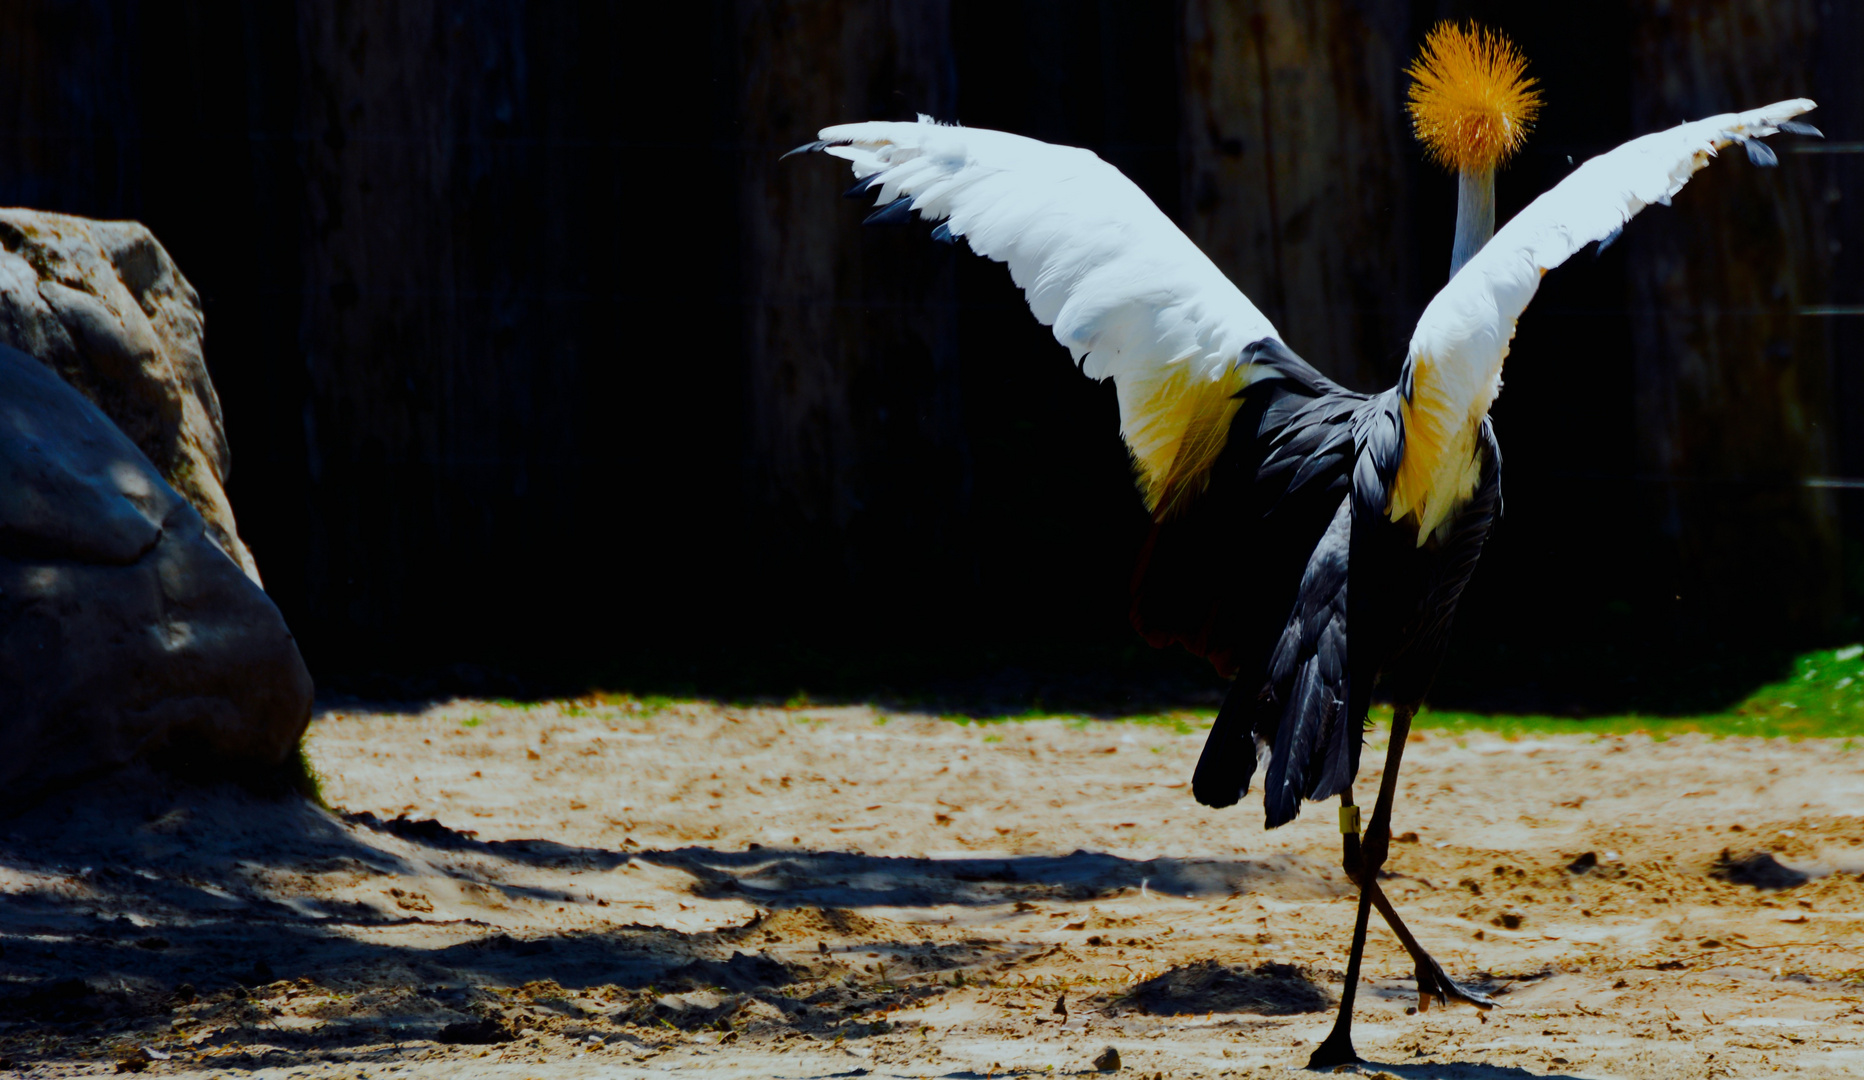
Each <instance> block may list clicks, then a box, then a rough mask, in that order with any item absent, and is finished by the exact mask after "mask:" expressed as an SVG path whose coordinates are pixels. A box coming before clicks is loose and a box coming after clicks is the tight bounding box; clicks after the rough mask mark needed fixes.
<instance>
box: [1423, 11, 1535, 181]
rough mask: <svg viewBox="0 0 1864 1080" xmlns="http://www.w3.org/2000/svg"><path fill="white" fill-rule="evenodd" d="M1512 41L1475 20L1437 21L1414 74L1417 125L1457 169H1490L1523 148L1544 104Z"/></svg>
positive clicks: (1436, 157) (1440, 159)
mask: <svg viewBox="0 0 1864 1080" xmlns="http://www.w3.org/2000/svg"><path fill="white" fill-rule="evenodd" d="M1526 72H1527V60H1526V59H1525V58H1524V57H1523V56H1522V55H1521V51H1520V50H1519V49H1517V48H1515V45H1514V42H1512V41H1509V40H1508V39H1507V38H1505V37H1503V36H1502V35H1500V34H1498V33H1495V32H1494V31H1492V30H1485V29H1483V28H1482V27H1479V26H1477V25H1476V24H1474V23H1469V24H1467V25H1466V26H1458V25H1456V24H1455V23H1452V22H1441V23H1438V24H1437V26H1436V29H1434V30H1432V31H1431V32H1430V34H1429V36H1427V37H1426V38H1425V39H1424V51H1423V52H1422V54H1420V55H1419V56H1418V58H1417V59H1416V60H1413V61H1412V62H1411V66H1410V67H1409V68H1407V69H1406V74H1408V75H1410V76H1411V92H1410V105H1409V106H1408V109H1409V111H1410V113H1411V125H1412V130H1413V131H1415V132H1416V133H1417V138H1418V141H1419V142H1422V143H1423V144H1424V147H1425V149H1426V150H1428V151H1429V153H1430V157H1431V160H1433V161H1436V162H1437V163H1438V164H1440V165H1443V166H1444V167H1446V168H1450V169H1455V170H1457V171H1458V172H1482V171H1485V170H1488V169H1493V168H1494V167H1495V166H1497V165H1499V164H1500V163H1501V162H1502V161H1503V160H1504V159H1506V158H1507V157H1508V156H1509V155H1510V154H1513V153H1514V152H1515V151H1516V150H1519V149H1521V144H1522V143H1523V142H1524V141H1526V139H1527V133H1528V129H1529V127H1531V126H1532V125H1533V123H1534V117H1535V115H1536V114H1538V113H1539V112H1540V93H1539V92H1538V91H1537V90H1535V89H1534V80H1533V79H1530V78H1528V77H1527V76H1526Z"/></svg>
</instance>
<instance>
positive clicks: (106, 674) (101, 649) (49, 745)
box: [0, 346, 311, 805]
mask: <svg viewBox="0 0 1864 1080" xmlns="http://www.w3.org/2000/svg"><path fill="white" fill-rule="evenodd" d="M310 712H311V678H310V674H309V673H308V672H307V671H306V670H305V668H304V661H303V659H302V658H301V657H300V656H299V655H298V648H297V644H296V642H294V641H293V640H292V636H291V632H290V631H289V630H288V629H286V627H285V622H284V619H283V618H282V617H281V616H280V615H279V613H278V609H277V608H276V607H274V606H273V604H272V601H271V599H270V598H269V597H267V596H266V595H265V592H264V590H262V589H260V588H259V586H258V584H257V583H255V582H254V581H253V580H252V579H251V578H249V577H248V576H247V575H246V574H245V573H243V572H241V569H240V567H239V566H237V565H235V563H234V561H233V560H232V559H231V558H230V557H229V556H228V554H227V553H226V552H225V551H224V549H222V548H221V547H220V546H219V545H218V544H217V543H216V542H215V541H214V540H213V539H212V538H211V537H210V535H209V532H208V529H207V525H206V523H205V522H204V521H203V520H202V518H201V515H200V514H199V513H197V512H196V511H195V509H194V507H193V506H192V505H190V504H189V503H188V502H187V501H186V500H184V499H183V498H181V497H180V496H179V495H178V494H176V492H175V490H174V489H173V488H171V487H170V486H169V485H168V484H167V483H165V482H164V481H163V480H162V477H161V476H160V474H158V473H157V472H156V470H155V468H154V467H153V466H152V465H151V464H150V462H149V459H148V458H147V457H145V456H144V455H143V453H142V452H141V451H140V450H138V449H137V448H136V446H135V444H134V443H132V442H131V441H130V440H129V439H128V437H126V436H125V435H124V433H123V432H122V431H120V430H119V429H118V428H117V426H116V425H115V424H113V423H112V422H111V421H110V419H109V418H108V417H106V416H105V415H104V414H103V413H102V412H101V411H99V410H98V408H97V407H96V406H95V405H93V404H92V403H91V402H89V401H88V400H86V399H85V398H84V397H83V396H82V395H81V394H79V393H78V392H77V391H76V390H74V389H73V388H72V387H71V386H69V385H67V384H66V383H65V382H64V381H63V380H61V379H60V378H59V377H58V376H57V375H55V374H53V372H52V371H51V369H50V368H48V367H47V366H46V365H45V364H42V363H40V362H39V361H37V360H34V359H33V358H32V357H30V356H27V355H25V354H24V353H21V352H19V351H17V350H15V349H11V348H7V347H5V346H0V793H3V794H0V803H4V804H13V805H19V804H23V803H24V802H27V801H30V800H32V799H33V798H35V797H37V796H38V795H40V794H43V793H44V792H46V791H47V790H49V789H51V788H53V787H56V786H59V785H62V784H66V783H69V782H73V781H76V780H79V779H82V778H84V777H87V776H92V775H96V774H100V773H103V772H106V771H108V770H110V769H112V768H115V767H117V766H121V765H124V764H126V763H128V762H130V761H133V760H137V759H146V758H152V757H160V758H163V759H165V760H167V761H170V762H179V763H183V764H187V765H190V766H193V767H200V766H207V765H224V766H225V768H221V769H218V770H216V772H217V774H218V775H225V774H226V773H227V772H229V771H230V772H231V773H232V774H233V775H235V776H239V775H247V774H251V773H253V772H254V768H255V767H258V768H262V769H269V768H271V767H274V766H277V765H278V764H280V763H282V762H284V761H285V760H286V759H287V758H288V757H289V756H290V754H291V753H292V751H293V749H294V748H295V746H296V745H297V741H298V738H299V736H301V735H302V734H303V732H304V727H305V725H306V724H307V723H308V722H309V720H310Z"/></svg>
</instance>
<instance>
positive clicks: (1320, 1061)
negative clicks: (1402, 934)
mask: <svg viewBox="0 0 1864 1080" xmlns="http://www.w3.org/2000/svg"><path fill="white" fill-rule="evenodd" d="M1357 817H1358V807H1356V806H1354V805H1353V793H1352V792H1351V791H1350V790H1349V791H1344V792H1341V793H1340V821H1341V829H1340V833H1341V836H1340V840H1341V844H1342V846H1343V848H1344V850H1343V851H1342V853H1341V855H1342V857H1341V862H1342V863H1343V864H1344V865H1345V867H1346V873H1347V875H1348V876H1350V877H1351V878H1352V879H1353V880H1354V881H1364V880H1366V876H1365V875H1362V874H1360V873H1359V867H1360V865H1361V853H1360V850H1359V830H1358V829H1356V828H1355V829H1351V830H1348V829H1347V828H1346V827H1345V825H1346V824H1347V823H1348V822H1351V821H1355V820H1356V819H1357ZM1375 891H1376V889H1367V888H1365V887H1364V886H1363V885H1362V886H1361V887H1360V890H1359V911H1358V913H1357V914H1356V915H1355V916H1354V919H1353V950H1352V952H1350V953H1348V954H1347V957H1346V985H1345V986H1343V987H1341V988H1340V1011H1339V1012H1338V1013H1336V1014H1335V1015H1334V1018H1333V1030H1332V1031H1331V1032H1329V1033H1328V1034H1327V1037H1326V1039H1324V1040H1322V1042H1321V1044H1320V1045H1319V1046H1317V1047H1315V1048H1314V1053H1313V1056H1312V1057H1310V1058H1308V1059H1307V1067H1308V1068H1310V1069H1331V1068H1333V1067H1334V1066H1336V1065H1350V1064H1353V1063H1354V1062H1357V1061H1359V1060H1360V1058H1359V1054H1358V1053H1357V1052H1356V1051H1355V1050H1354V1049H1353V997H1354V995H1355V993H1356V992H1357V991H1358V989H1359V962H1360V959H1361V958H1362V957H1363V956H1364V954H1365V951H1366V922H1367V920H1368V919H1370V918H1371V915H1372V897H1373V894H1374V892H1375Z"/></svg>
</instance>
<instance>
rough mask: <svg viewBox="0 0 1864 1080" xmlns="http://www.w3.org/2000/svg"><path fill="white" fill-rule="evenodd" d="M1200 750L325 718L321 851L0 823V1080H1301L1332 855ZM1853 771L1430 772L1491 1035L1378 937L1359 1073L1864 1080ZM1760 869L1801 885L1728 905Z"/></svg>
mask: <svg viewBox="0 0 1864 1080" xmlns="http://www.w3.org/2000/svg"><path fill="white" fill-rule="evenodd" d="M1201 741H1202V737H1201V732H1199V733H1192V734H1182V733H1178V732H1175V731H1173V730H1172V729H1170V728H1167V727H1159V726H1152V725H1138V724H1123V723H1110V722H1101V721H1093V722H1078V721H1077V722H1069V721H1063V720H1056V721H1038V722H1026V723H1019V724H1009V725H993V726H961V725H958V724H954V723H950V722H947V721H942V720H937V719H931V718H925V717H913V716H901V715H889V714H882V713H877V712H875V711H872V710H868V709H864V708H839V709H822V708H808V709H792V710H784V709H725V708H719V707H713V706H704V705H676V706H672V707H670V708H664V709H659V710H651V709H648V708H645V707H642V706H640V705H639V704H636V703H631V702H627V701H619V702H611V703H603V702H599V701H589V702H582V703H577V704H563V705H545V706H534V707H528V708H525V707H500V706H496V705H490V704H486V703H482V702H465V701H460V702H452V703H448V704H445V705H440V706H435V707H431V708H427V709H425V710H421V711H418V712H375V711H367V710H362V709H356V710H348V709H345V710H340V711H331V712H327V713H325V714H323V715H321V716H320V717H319V718H318V720H317V721H316V723H315V724H314V726H313V728H312V733H311V740H310V747H311V752H312V755H313V758H314V760H315V762H316V765H317V767H318V769H319V770H320V771H321V772H322V774H323V775H324V777H325V781H326V783H325V794H326V797H327V800H328V802H329V804H330V805H331V806H332V807H334V808H336V809H335V811H334V812H330V813H326V812H324V811H322V810H319V809H316V808H314V807H311V806H309V805H307V804H303V803H297V802H291V801H285V802H280V801H266V800H262V799H258V798H255V797H253V796H251V795H247V794H245V793H242V792H239V791H236V790H210V791H203V790H199V789H193V790H188V789H178V788H173V787H170V786H168V785H166V784H165V783H163V782H161V781H158V780H155V779H152V778H148V777H127V778H125V777H117V778H113V779H111V780H109V781H107V782H103V783H100V784H97V785H94V786H93V787H92V788H90V789H88V790H86V791H83V792H80V793H78V794H77V795H76V796H74V797H72V798H69V799H65V800H61V801H60V802H59V803H58V804H56V805H52V806H47V807H44V808H41V809H39V810H36V811H33V812H31V813H28V814H26V815H23V816H19V817H15V818H12V819H8V820H6V821H0V890H4V899H3V900H0V946H4V953H3V954H0V1069H12V1070H18V1071H20V1072H23V1073H27V1074H29V1075H33V1076H68V1075H90V1074H98V1073H114V1072H117V1071H141V1072H146V1073H147V1074H150V1075H201V1074H204V1073H220V1072H222V1071H223V1070H228V1069H239V1070H248V1071H250V1072H251V1073H252V1074H253V1075H260V1076H268V1077H272V1076H318V1077H323V1076H333V1077H346V1078H347V1077H371V1078H380V1077H386V1076H389V1075H391V1074H394V1075H400V1076H421V1077H438V1076H495V1077H510V1078H512V1080H521V1078H525V1077H540V1078H541V1077H551V1078H555V1077H583V1076H591V1077H593V1076H605V1077H606V1076H620V1077H625V1076H647V1075H660V1074H663V1073H667V1072H699V1073H705V1074H708V1075H717V1076H721V1077H725V1076H729V1077H798V1078H800V1077H828V1076H859V1075H871V1076H876V1077H883V1076H884V1077H892V1076H902V1077H927V1076H939V1077H964V1078H971V1077H985V1076H1005V1075H1016V1074H1025V1075H1026V1074H1031V1073H1051V1072H1052V1073H1055V1074H1081V1073H1092V1072H1093V1071H1094V1070H1093V1066H1092V1064H1091V1062H1092V1061H1093V1060H1094V1059H1095V1058H1096V1057H1097V1056H1098V1055H1100V1054H1101V1053H1102V1052H1103V1050H1104V1049H1105V1048H1107V1047H1114V1048H1116V1049H1117V1050H1118V1052H1119V1055H1120V1060H1121V1062H1122V1065H1123V1072H1122V1075H1135V1076H1145V1077H1152V1076H1156V1075H1163V1076H1165V1077H1200V1076H1251V1075H1257V1074H1266V1073H1285V1072H1287V1071H1288V1070H1291V1069H1294V1068H1297V1067H1299V1066H1300V1065H1302V1064H1304V1063H1305V1061H1306V1059H1307V1055H1308V1052H1309V1050H1310V1049H1311V1047H1312V1046H1313V1044H1314V1043H1315V1042H1316V1041H1317V1040H1318V1039H1319V1038H1320V1037H1321V1036H1322V1035H1324V1034H1325V1032H1326V1030H1327V1028H1328V1026H1329V1025H1330V1023H1331V1011H1332V1005H1333V1003H1334V1002H1335V1001H1337V999H1338V994H1339V989H1340V983H1341V972H1342V970H1343V969H1344V966H1345V963H1344V950H1345V947H1346V943H1347V936H1348V927H1349V926H1350V921H1351V918H1352V912H1353V891H1352V888H1351V886H1350V884H1349V883H1348V882H1347V881H1346V880H1345V878H1344V875H1343V874H1342V873H1341V872H1340V871H1339V869H1338V868H1337V865H1336V864H1337V845H1338V840H1337V830H1336V827H1335V824H1334V820H1335V814H1334V812H1333V809H1332V808H1331V807H1315V808H1312V809H1311V811H1310V813H1309V814H1308V815H1307V816H1306V817H1304V818H1303V819H1302V820H1300V821H1299V822H1296V823H1295V824H1293V825H1291V826H1289V827H1287V828H1284V829H1282V830H1279V831H1277V832H1275V833H1265V832H1263V831H1262V829H1261V828H1260V800H1259V799H1255V798H1252V799H1250V800H1247V801H1246V802H1245V804H1244V805H1243V806H1242V807H1240V808H1237V809H1232V810H1229V811H1220V812H1214V811H1208V810H1205V809H1204V808H1202V807H1199V806H1198V805H1196V804H1195V803H1194V802H1193V801H1192V799H1191V796H1190V793H1189V789H1188V787H1187V785H1186V781H1187V779H1188V778H1189V775H1190V771H1191V766H1192V764H1193V762H1194V761H1195V759H1196V754H1197V751H1198V748H1199V746H1200V744H1201ZM1382 759H1383V747H1382V745H1380V744H1379V743H1378V742H1377V740H1376V737H1375V742H1374V744H1373V745H1372V746H1371V747H1369V748H1368V751H1367V756H1366V761H1367V763H1368V765H1369V766H1371V765H1372V764H1373V763H1375V762H1378V761H1381V760H1382ZM1861 765H1864V752H1854V751H1852V750H1850V749H1848V748H1846V747H1844V746H1841V745H1837V744H1828V743H1819V742H1813V741H1808V742H1802V743H1797V744H1794V743H1785V742H1778V743H1767V742H1755V741H1740V740H1729V741H1724V742H1712V741H1708V740H1704V739H1699V738H1696V737H1689V738H1680V739H1674V740H1671V741H1667V742H1653V741H1651V740H1649V739H1646V738H1643V737H1630V738H1605V739H1593V738H1589V737H1585V736H1573V737H1562V738H1554V739H1544V740H1538V741H1526V740H1522V741H1513V742H1509V741H1503V740H1500V739H1495V738H1490V737H1486V736H1473V737H1470V738H1468V739H1466V740H1461V739H1455V738H1451V737H1448V736H1443V735H1436V734H1428V735H1424V736H1414V739H1413V745H1411V746H1409V747H1408V750H1407V764H1406V769H1405V774H1404V781H1403V784H1402V796H1401V799H1400V802H1399V813H1398V818H1397V822H1396V828H1397V830H1398V831H1399V833H1400V834H1401V842H1400V843H1397V844H1395V845H1394V848H1393V858H1392V861H1391V862H1390V863H1389V864H1388V867H1387V869H1388V870H1389V871H1390V873H1391V877H1390V878H1389V880H1388V881H1387V882H1386V886H1387V889H1388V891H1389V892H1390V893H1391V895H1392V896H1393V898H1394V899H1395V900H1396V901H1397V903H1398V904H1399V906H1400V908H1401V909H1402V910H1403V911H1405V912H1406V913H1407V914H1408V915H1409V916H1410V919H1411V925H1412V926H1413V928H1414V929H1416V930H1417V932H1418V933H1419V935H1420V937H1422V938H1423V940H1424V942H1425V943H1426V945H1427V946H1429V947H1430V948H1432V949H1433V951H1435V953H1436V955H1437V956H1438V957H1439V958H1440V959H1441V960H1442V961H1443V962H1444V964H1445V966H1446V967H1447V968H1448V969H1449V970H1450V971H1451V972H1452V973H1453V974H1454V975H1455V976H1457V977H1458V978H1461V979H1465V980H1467V981H1469V982H1471V983H1474V984H1476V985H1478V986H1480V987H1482V988H1485V989H1487V990H1488V991H1489V992H1491V993H1493V994H1494V995H1496V997H1497V1000H1498V1001H1499V1002H1500V1003H1501V1007H1500V1008H1497V1009H1496V1010H1494V1011H1493V1012H1492V1013H1490V1014H1489V1015H1488V1019H1487V1021H1486V1022H1483V1021H1482V1020H1481V1019H1479V1018H1478V1016H1477V1015H1476V1014H1475V1013H1474V1012H1472V1011H1469V1010H1452V1011H1447V1012H1446V1011H1442V1010H1432V1011H1430V1012H1427V1013H1424V1014H1421V1015H1413V1014H1412V1013H1411V1012H1410V1010H1409V1007H1410V1006H1412V1005H1413V1004H1414V1000H1413V999H1414V993H1413V987H1412V985H1411V983H1410V982H1409V980H1408V978H1407V976H1408V975H1409V967H1408V964H1407V962H1406V960H1405V957H1404V956H1403V954H1402V952H1400V951H1399V950H1398V949H1397V947H1396V944H1395V942H1394V941H1393V939H1392V938H1391V937H1390V935H1389V934H1387V933H1386V932H1384V931H1383V930H1382V929H1381V928H1379V927H1378V925H1377V923H1376V920H1375V924H1374V925H1375V929H1374V932H1373V934H1372V937H1371V943H1370V946H1369V952H1368V973H1369V982H1368V984H1367V986H1366V989H1365V990H1364V991H1362V993H1361V995H1360V998H1359V1008H1358V1010H1357V1014H1356V1015H1357V1023H1356V1032H1357V1041H1358V1047H1359V1050H1360V1052H1361V1053H1362V1054H1363V1055H1365V1057H1366V1058H1367V1059H1368V1061H1369V1062H1371V1064H1368V1065H1366V1066H1364V1067H1363V1068H1362V1069H1361V1071H1362V1072H1364V1073H1367V1074H1372V1075H1377V1074H1380V1073H1384V1074H1387V1075H1392V1076H1398V1077H1404V1078H1407V1080H1417V1078H1424V1077H1462V1078H1482V1080H1502V1078H1514V1077H1530V1076H1574V1077H1611V1076H1623V1077H1721V1076H1735V1077H1740V1076H1757V1077H1758V1076H1776V1075H1783V1074H1784V1075H1797V1076H1858V1075H1864V1004H1861V999H1864V927H1861V926H1860V919H1861V918H1864V903H1861V902H1864V874H1861V873H1860V871H1864V830H1861V829H1860V822H1859V814H1860V813H1861V812H1864V769H1860V766H1861ZM1367 774H1368V775H1366V776H1365V777H1364V778H1363V779H1362V785H1361V790H1362V792H1363V793H1364V795H1362V797H1366V796H1369V795H1370V792H1371V790H1372V786H1373V784H1375V783H1376V770H1375V769H1372V768H1368V770H1367ZM1724 852H1726V853H1727V855H1726V856H1724V854H1723V853H1724ZM1759 852H1765V853H1770V854H1771V855H1772V856H1773V857H1774V858H1775V859H1777V860H1778V862H1779V863H1781V864H1783V865H1784V866H1785V867H1786V868H1788V869H1789V870H1797V871H1800V872H1802V873H1803V874H1805V875H1807V878H1806V879H1805V880H1804V881H1802V882H1800V883H1798V884H1795V885H1793V886H1792V887H1790V888H1780V889H1771V890H1769V889H1762V888H1758V887H1756V886H1754V885H1749V884H1741V883H1737V882H1731V881H1727V880H1723V879H1722V878H1719V877H1717V876H1716V874H1715V872H1716V868H1717V867H1718V866H1722V867H1724V868H1725V867H1727V866H1728V865H1730V863H1731V861H1732V862H1734V863H1739V862H1740V860H1741V859H1742V858H1743V857H1744V856H1749V855H1751V854H1753V853H1759ZM1588 853H1590V856H1589V857H1587V856H1588ZM1794 880H1797V879H1794ZM1783 883H1786V882H1783ZM1063 999H1065V1002H1066V1013H1065V1015H1064V1014H1062V1013H1060V1012H1058V1011H1057V1003H1058V1001H1061V1000H1063Z"/></svg>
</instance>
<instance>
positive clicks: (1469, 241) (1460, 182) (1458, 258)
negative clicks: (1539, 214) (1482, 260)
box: [1450, 166, 1495, 277]
mask: <svg viewBox="0 0 1864 1080" xmlns="http://www.w3.org/2000/svg"><path fill="white" fill-rule="evenodd" d="M1494 235H1495V169H1494V167H1493V166H1491V167H1489V168H1487V169H1470V170H1459V171H1458V172H1457V174H1456V243H1455V245H1454V246H1453V247H1451V248H1450V276H1451V277H1455V276H1456V272H1457V271H1458V270H1461V269H1462V268H1463V264H1464V263H1466V262H1468V261H1469V260H1470V259H1471V258H1473V257H1475V254H1476V252H1478V251H1481V250H1482V245H1484V244H1486V243H1488V242H1489V237H1491V236H1494Z"/></svg>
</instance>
